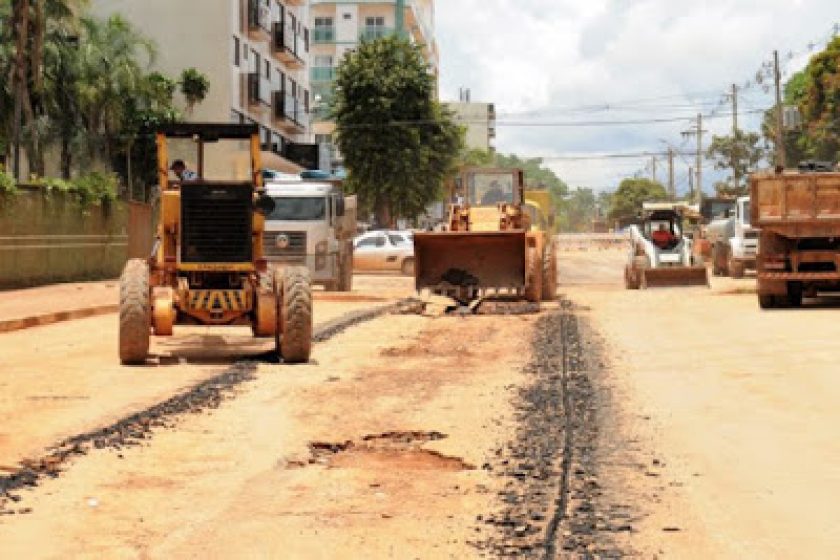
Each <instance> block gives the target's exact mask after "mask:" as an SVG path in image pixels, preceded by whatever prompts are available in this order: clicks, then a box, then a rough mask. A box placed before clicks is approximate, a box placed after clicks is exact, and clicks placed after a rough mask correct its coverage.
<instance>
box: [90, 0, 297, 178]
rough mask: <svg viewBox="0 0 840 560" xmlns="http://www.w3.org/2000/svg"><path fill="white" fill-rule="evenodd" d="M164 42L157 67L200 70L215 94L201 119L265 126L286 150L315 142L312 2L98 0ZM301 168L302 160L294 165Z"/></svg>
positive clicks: (272, 141)
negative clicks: (312, 111)
mask: <svg viewBox="0 0 840 560" xmlns="http://www.w3.org/2000/svg"><path fill="white" fill-rule="evenodd" d="M92 4H93V13H94V14H96V15H97V16H99V17H107V16H110V15H111V14H120V15H122V16H123V17H125V18H126V20H128V21H129V22H130V23H131V24H132V25H133V26H135V27H136V28H137V29H138V30H139V31H140V32H141V33H143V35H145V36H146V37H148V38H150V39H152V40H153V41H154V42H155V44H156V46H157V57H156V60H155V62H154V67H155V69H157V70H159V71H161V72H163V73H164V74H166V75H168V76H170V77H173V78H177V77H178V76H179V75H180V73H181V71H183V70H184V69H186V68H196V69H197V70H198V71H199V72H201V73H203V74H204V75H205V76H207V78H208V79H209V81H210V90H209V92H208V96H207V98H206V99H205V100H204V101H203V102H202V103H200V104H199V105H197V106H196V107H195V109H194V110H193V111H192V112H191V113H188V114H186V117H187V120H189V121H193V122H243V123H255V124H258V125H259V126H260V131H261V138H262V143H263V149H264V150H266V151H273V152H275V153H277V154H285V153H286V149H287V148H288V146H289V145H291V144H307V143H311V142H312V130H311V119H310V106H311V103H312V98H311V90H310V85H309V29H308V21H309V2H308V0H200V1H199V0H94V1H93V2H92ZM290 167H294V166H290Z"/></svg>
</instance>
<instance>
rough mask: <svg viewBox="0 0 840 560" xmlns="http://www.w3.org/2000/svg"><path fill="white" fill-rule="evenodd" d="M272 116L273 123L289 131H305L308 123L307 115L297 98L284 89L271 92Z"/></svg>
mask: <svg viewBox="0 0 840 560" xmlns="http://www.w3.org/2000/svg"><path fill="white" fill-rule="evenodd" d="M272 105H273V111H272V118H273V119H274V122H275V124H276V125H277V126H278V127H279V128H282V129H283V130H285V131H286V132H290V133H300V132H305V131H306V127H307V125H308V120H309V119H308V115H306V111H305V107H304V106H303V103H301V102H300V100H299V99H297V98H295V97H292V96H291V95H287V94H286V92H285V91H284V90H277V91H275V92H274V93H273V102H272Z"/></svg>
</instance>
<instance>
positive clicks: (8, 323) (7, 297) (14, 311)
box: [0, 279, 119, 333]
mask: <svg viewBox="0 0 840 560" xmlns="http://www.w3.org/2000/svg"><path fill="white" fill-rule="evenodd" d="M118 286H119V281H118V280H117V279H113V280H104V281H101V282H78V283H71V284H53V285H50V286H40V287H37V288H25V289H22V290H8V291H0V333H4V332H10V331H16V330H20V329H26V328H29V327H38V326H42V325H49V324H52V323H58V322H60V321H70V320H73V319H81V318H84V317H92V316H94V315H103V314H106V313H115V312H117V310H118V305H117V302H118V298H119V287H118Z"/></svg>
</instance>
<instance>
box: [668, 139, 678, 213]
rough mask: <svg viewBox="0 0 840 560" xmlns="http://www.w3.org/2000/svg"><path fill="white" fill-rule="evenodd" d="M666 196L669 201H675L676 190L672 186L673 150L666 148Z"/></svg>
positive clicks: (669, 147)
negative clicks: (669, 198)
mask: <svg viewBox="0 0 840 560" xmlns="http://www.w3.org/2000/svg"><path fill="white" fill-rule="evenodd" d="M668 195H669V196H670V197H671V200H676V199H677V189H676V186H675V185H674V148H672V147H671V146H668Z"/></svg>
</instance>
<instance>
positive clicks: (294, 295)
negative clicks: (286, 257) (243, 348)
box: [275, 266, 312, 364]
mask: <svg viewBox="0 0 840 560" xmlns="http://www.w3.org/2000/svg"><path fill="white" fill-rule="evenodd" d="M275 289H276V290H277V305H278V313H277V322H278V324H277V334H276V335H275V336H276V338H275V340H276V343H277V354H278V355H279V357H281V358H282V359H283V361H284V362H286V363H289V364H298V363H305V362H308V361H309V356H310V354H311V352H312V284H311V280H310V276H309V270H308V269H307V268H306V267H300V266H293V267H289V268H285V269H283V270H282V271H279V272H278V273H277V275H276V277H275Z"/></svg>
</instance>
